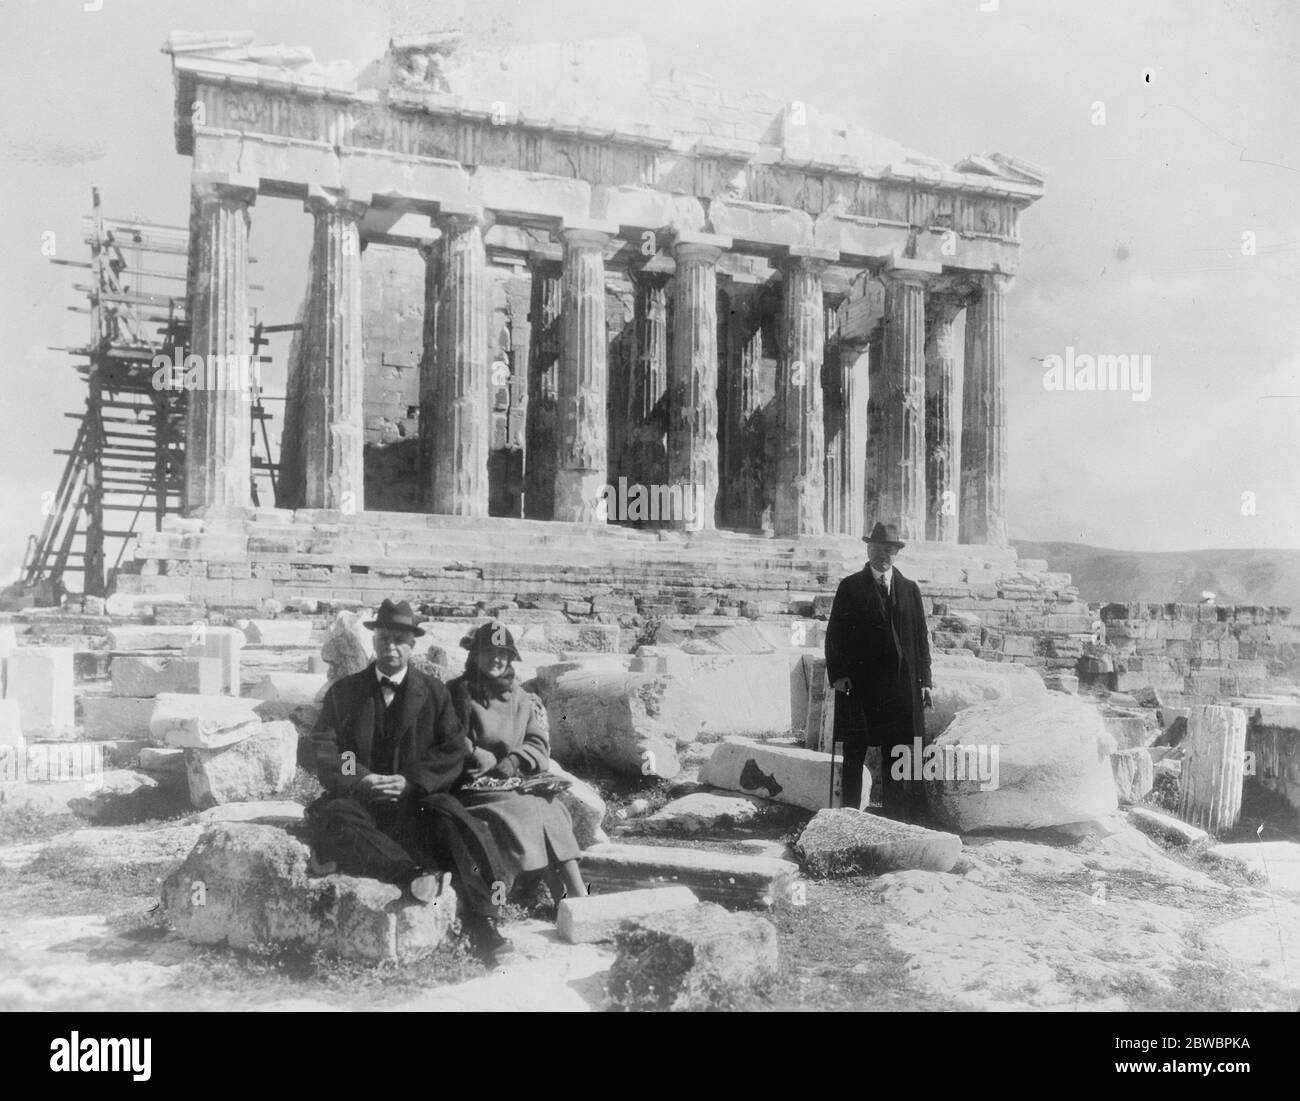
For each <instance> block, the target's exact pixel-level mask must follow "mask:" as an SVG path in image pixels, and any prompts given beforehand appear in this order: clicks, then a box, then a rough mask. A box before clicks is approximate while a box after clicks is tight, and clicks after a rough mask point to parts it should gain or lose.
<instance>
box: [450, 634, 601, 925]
mask: <svg viewBox="0 0 1300 1101" xmlns="http://www.w3.org/2000/svg"><path fill="white" fill-rule="evenodd" d="M460 644H461V645H462V646H463V647H465V648H466V649H467V650H468V651H469V658H468V659H467V660H466V663H465V672H464V674H462V675H461V676H459V677H457V678H456V679H455V680H453V681H450V682H449V683H448V685H447V687H448V689H449V690H450V691H451V699H452V703H453V705H454V706H455V708H456V712H457V714H458V715H459V716H460V719H461V723H462V724H463V725H464V727H465V733H466V735H467V736H468V738H469V740H470V745H471V746H472V753H471V755H470V756H469V757H467V758H466V762H465V771H464V773H463V775H462V777H461V786H460V789H459V790H458V791H457V793H456V795H457V797H458V798H459V799H460V800H461V802H462V803H464V804H465V807H466V809H467V810H468V811H469V813H470V814H472V815H473V816H474V817H476V818H479V819H481V820H482V821H483V822H485V823H486V824H487V825H488V827H489V829H491V831H492V835H493V837H494V838H495V839H496V841H497V845H498V847H499V848H500V850H501V855H502V856H503V857H504V858H505V859H506V861H507V862H508V863H509V864H510V865H511V871H512V875H511V882H510V883H507V884H506V889H507V890H509V889H510V887H512V886H513V882H514V879H515V878H517V877H518V876H520V875H525V874H527V873H529V872H541V873H543V874H544V875H545V876H546V882H547V884H548V886H549V887H550V889H551V896H552V898H554V899H555V903H556V905H557V906H558V905H559V903H560V900H561V899H562V898H564V897H565V895H566V894H567V895H569V896H572V897H581V896H584V895H586V893H587V888H586V885H585V884H584V883H583V882H582V874H581V872H580V871H579V870H578V852H579V849H578V842H577V840H576V839H575V838H574V836H573V820H572V819H571V818H570V817H569V812H568V810H567V809H566V808H565V806H564V804H563V803H561V802H559V801H558V800H556V799H554V798H549V797H547V796H546V795H542V794H531V793H529V792H528V791H521V790H519V789H518V788H515V787H504V788H497V789H496V790H493V789H492V782H493V781H505V780H508V779H510V778H512V777H516V776H517V777H520V778H521V779H523V778H527V777H529V776H535V775H536V774H537V773H540V772H545V771H546V769H547V766H548V765H549V764H550V751H551V745H550V734H549V731H548V728H547V722H546V708H545V707H543V706H542V701H541V700H539V699H538V698H537V697H536V696H534V695H533V694H532V693H530V692H525V691H524V690H523V689H522V688H521V687H520V686H519V685H518V684H517V683H515V670H514V666H513V664H512V662H514V661H518V660H519V651H518V650H517V649H516V648H515V640H514V638H513V637H512V636H511V634H510V632H509V631H508V630H507V629H506V628H505V627H504V626H502V625H501V624H499V623H485V624H484V625H483V626H482V627H479V628H478V629H477V630H476V631H473V632H471V633H470V634H468V635H466V636H465V637H464V638H463V639H461V643H460ZM484 778H487V783H486V784H485V783H484ZM551 794H552V795H553V794H554V793H553V791H552V793H551Z"/></svg>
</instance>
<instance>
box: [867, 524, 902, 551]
mask: <svg viewBox="0 0 1300 1101" xmlns="http://www.w3.org/2000/svg"><path fill="white" fill-rule="evenodd" d="M862 541H863V542H864V543H886V544H888V545H889V546H892V547H897V548H898V549H899V550H902V549H903V548H904V547H905V546H907V544H906V543H904V542H902V541H901V540H900V539H899V538H898V527H897V525H895V524H882V523H880V522H879V521H877V522H876V526H875V527H874V528H872V529H871V534H870V535H864V536H863V537H862Z"/></svg>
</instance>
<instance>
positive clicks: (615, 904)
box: [555, 887, 700, 944]
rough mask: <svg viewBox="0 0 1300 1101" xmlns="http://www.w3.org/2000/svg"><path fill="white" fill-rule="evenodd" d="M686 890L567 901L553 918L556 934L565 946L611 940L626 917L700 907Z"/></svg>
mask: <svg viewBox="0 0 1300 1101" xmlns="http://www.w3.org/2000/svg"><path fill="white" fill-rule="evenodd" d="M699 901H700V900H699V899H698V898H696V897H695V893H694V892H693V891H692V890H691V889H690V888H689V887H651V888H647V889H646V890H640V891H619V892H618V893H616V894H599V895H588V896H587V897H586V898H566V899H564V900H563V901H562V902H561V903H560V906H559V912H558V914H557V915H556V920H555V931H556V933H557V934H559V937H560V940H562V941H564V943H565V944H592V943H595V942H596V941H602V940H613V939H614V934H615V932H616V931H617V930H618V927H619V926H620V925H621V924H622V923H623V922H624V921H626V920H627V919H628V918H643V917H649V916H650V915H651V914H662V913H667V912H669V911H672V910H689V909H690V908H691V907H693V906H697V905H699Z"/></svg>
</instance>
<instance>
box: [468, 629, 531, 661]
mask: <svg viewBox="0 0 1300 1101" xmlns="http://www.w3.org/2000/svg"><path fill="white" fill-rule="evenodd" d="M460 644H461V647H462V648H464V649H466V650H468V651H469V652H470V653H471V654H472V653H474V652H475V651H478V650H484V649H487V647H489V646H496V647H498V648H499V649H502V650H508V651H509V652H510V658H511V660H512V661H523V658H521V657H520V656H519V650H518V649H517V648H516V646H515V637H514V635H512V634H511V633H510V630H509V628H507V627H506V626H505V624H503V623H497V622H495V621H493V622H491V623H485V624H483V626H482V627H478V628H476V629H475V630H473V631H470V633H469V634H467V635H466V636H465V637H464V638H462V639H461V640H460Z"/></svg>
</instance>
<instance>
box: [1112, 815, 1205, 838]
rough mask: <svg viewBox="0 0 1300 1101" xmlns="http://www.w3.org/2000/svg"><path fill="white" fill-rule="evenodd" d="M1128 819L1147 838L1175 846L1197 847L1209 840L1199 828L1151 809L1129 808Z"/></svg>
mask: <svg viewBox="0 0 1300 1101" xmlns="http://www.w3.org/2000/svg"><path fill="white" fill-rule="evenodd" d="M1128 818H1129V821H1130V822H1132V823H1133V825H1135V826H1136V827H1137V828H1138V829H1140V830H1141V831H1142V832H1143V833H1145V834H1146V835H1147V836H1148V837H1156V838H1159V839H1161V840H1163V841H1169V842H1172V843H1173V844H1175V845H1197V844H1200V843H1201V842H1202V841H1208V840H1209V839H1210V835H1209V834H1208V833H1206V832H1205V831H1204V830H1203V829H1201V828H1200V827H1199V826H1193V825H1192V824H1191V823H1189V822H1184V821H1183V820H1182V819H1181V818H1175V817H1174V816H1173V815H1172V814H1165V813H1164V812H1163V811H1158V810H1155V809H1154V808H1152V807H1129V808H1128Z"/></svg>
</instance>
